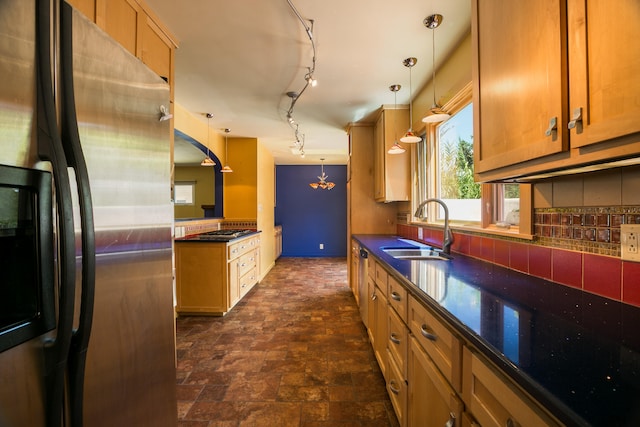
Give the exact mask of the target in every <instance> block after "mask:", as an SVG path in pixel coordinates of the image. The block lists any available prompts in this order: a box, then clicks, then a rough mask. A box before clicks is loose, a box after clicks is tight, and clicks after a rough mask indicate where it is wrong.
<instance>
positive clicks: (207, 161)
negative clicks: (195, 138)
mask: <svg viewBox="0 0 640 427" xmlns="http://www.w3.org/2000/svg"><path fill="white" fill-rule="evenodd" d="M206 116H207V157H205V158H204V159H203V160H202V161H201V162H200V166H215V165H216V163H215V162H214V161H213V159H211V157H209V130H210V127H209V122H210V121H211V118H212V117H213V114H211V113H207V114H206Z"/></svg>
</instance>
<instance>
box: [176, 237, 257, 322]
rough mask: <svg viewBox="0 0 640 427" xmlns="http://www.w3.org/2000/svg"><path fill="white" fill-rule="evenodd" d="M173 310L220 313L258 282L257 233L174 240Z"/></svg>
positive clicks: (180, 313)
mask: <svg viewBox="0 0 640 427" xmlns="http://www.w3.org/2000/svg"><path fill="white" fill-rule="evenodd" d="M175 249H176V299H177V305H176V312H177V313H178V314H179V315H189V314H191V315H213V316H223V315H225V314H226V313H227V312H229V310H231V308H233V306H235V305H236V304H237V303H238V301H240V300H241V299H242V297H244V296H245V295H246V294H247V292H249V291H250V290H251V289H252V288H253V286H254V285H255V284H256V283H257V282H258V277H259V265H260V237H259V235H252V236H247V237H244V238H240V239H236V240H233V241H231V242H228V243H226V242H199V241H188V240H185V241H176V242H175Z"/></svg>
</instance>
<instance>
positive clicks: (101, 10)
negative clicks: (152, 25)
mask: <svg viewBox="0 0 640 427" xmlns="http://www.w3.org/2000/svg"><path fill="white" fill-rule="evenodd" d="M107 3H108V4H107ZM96 4H97V5H98V7H97V10H98V14H97V24H98V25H99V26H101V27H102V28H104V30H105V31H106V32H107V33H109V35H110V36H111V37H113V39H115V40H116V41H117V42H118V43H120V44H121V45H122V46H124V48H125V49H127V50H128V51H129V52H131V54H132V55H135V56H137V57H140V55H139V52H138V49H139V46H138V31H139V28H140V23H141V21H142V19H143V16H144V13H142V14H141V8H140V5H138V3H137V2H136V1H135V0H109V1H108V2H107V1H100V0H96Z"/></svg>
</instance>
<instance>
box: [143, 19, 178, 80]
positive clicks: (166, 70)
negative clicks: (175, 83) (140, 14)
mask: <svg viewBox="0 0 640 427" xmlns="http://www.w3.org/2000/svg"><path fill="white" fill-rule="evenodd" d="M140 31H141V33H142V34H141V37H140V39H141V59H142V62H144V63H145V64H147V66H148V67H149V68H151V69H152V70H153V71H155V72H156V73H157V74H158V75H159V76H160V77H162V78H163V79H165V80H166V81H169V79H170V78H171V70H172V66H171V65H172V63H173V51H174V50H173V47H172V43H171V40H169V38H168V37H167V36H166V35H165V34H164V32H163V31H162V29H161V28H160V27H159V26H158V25H157V24H156V23H155V22H154V21H153V20H152V19H151V18H149V17H148V16H145V17H144V19H143V25H142V27H141V28H140Z"/></svg>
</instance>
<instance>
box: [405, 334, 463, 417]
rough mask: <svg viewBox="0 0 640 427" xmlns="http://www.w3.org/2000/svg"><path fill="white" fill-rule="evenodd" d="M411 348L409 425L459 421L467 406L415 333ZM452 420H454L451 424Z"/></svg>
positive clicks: (411, 340)
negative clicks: (428, 354) (423, 347)
mask: <svg viewBox="0 0 640 427" xmlns="http://www.w3.org/2000/svg"><path fill="white" fill-rule="evenodd" d="M409 346H410V349H409V376H410V380H409V387H408V388H409V401H408V408H409V411H408V418H409V419H408V426H409V427H431V426H433V427H436V426H437V427H442V426H448V425H457V424H456V420H459V419H460V418H461V415H462V411H463V409H464V405H463V403H462V401H461V400H460V398H459V397H458V396H457V395H456V393H455V391H454V390H453V388H451V386H450V385H449V383H448V382H447V380H446V379H445V378H444V377H443V376H442V374H441V373H440V371H439V370H438V368H437V367H436V366H435V364H434V363H433V361H432V360H431V359H430V358H429V356H427V353H425V351H424V350H423V349H422V347H421V345H420V343H419V342H418V341H417V340H416V339H415V338H413V337H411V339H410V344H409ZM450 421H452V422H453V424H448V423H449V422H450Z"/></svg>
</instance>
